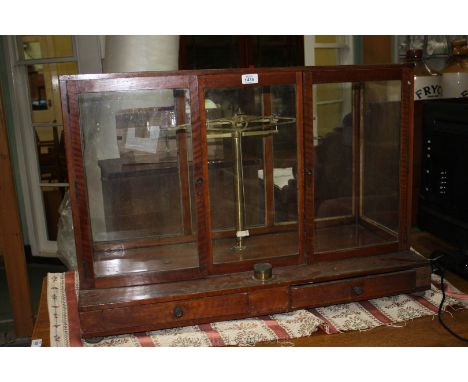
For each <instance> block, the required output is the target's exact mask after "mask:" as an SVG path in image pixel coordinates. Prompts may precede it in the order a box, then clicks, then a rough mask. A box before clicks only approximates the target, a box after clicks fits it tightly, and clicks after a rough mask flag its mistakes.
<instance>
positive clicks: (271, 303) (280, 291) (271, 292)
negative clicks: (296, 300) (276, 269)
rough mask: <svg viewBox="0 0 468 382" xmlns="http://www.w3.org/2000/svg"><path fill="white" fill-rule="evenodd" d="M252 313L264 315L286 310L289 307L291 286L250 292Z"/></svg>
mask: <svg viewBox="0 0 468 382" xmlns="http://www.w3.org/2000/svg"><path fill="white" fill-rule="evenodd" d="M249 302H250V314H252V315H263V314H272V313H280V312H286V311H287V310H288V308H289V288H288V287H276V288H269V289H260V290H256V291H253V292H251V293H250V294H249Z"/></svg>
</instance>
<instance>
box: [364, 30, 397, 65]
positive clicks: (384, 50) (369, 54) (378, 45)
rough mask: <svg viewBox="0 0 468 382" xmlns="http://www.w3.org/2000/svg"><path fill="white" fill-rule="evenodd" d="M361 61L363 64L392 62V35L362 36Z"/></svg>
mask: <svg viewBox="0 0 468 382" xmlns="http://www.w3.org/2000/svg"><path fill="white" fill-rule="evenodd" d="M361 38H362V63H363V64H365V65H376V64H380V65H381V64H391V63H392V62H393V56H392V51H393V36H362V37H361Z"/></svg>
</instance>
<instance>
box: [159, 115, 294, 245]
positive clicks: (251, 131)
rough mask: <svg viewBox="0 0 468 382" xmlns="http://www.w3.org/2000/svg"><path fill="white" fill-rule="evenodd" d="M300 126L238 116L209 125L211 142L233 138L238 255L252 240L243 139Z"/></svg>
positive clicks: (187, 126) (182, 127)
mask: <svg viewBox="0 0 468 382" xmlns="http://www.w3.org/2000/svg"><path fill="white" fill-rule="evenodd" d="M294 122H296V118H293V117H279V116H276V115H271V116H254V115H245V114H235V115H234V116H232V117H230V118H219V119H212V120H209V121H207V122H206V124H207V135H206V137H207V139H219V138H231V139H232V142H233V146H234V163H233V172H234V195H235V213H236V215H235V218H236V243H235V244H234V246H233V247H232V250H234V251H242V250H244V249H245V248H247V247H246V245H245V244H244V238H245V237H248V236H249V231H248V230H246V229H245V199H244V174H243V165H242V163H243V161H242V137H252V136H262V137H265V136H268V135H272V134H277V133H278V126H280V125H288V124H291V123H294ZM188 129H190V124H182V125H177V126H175V127H172V128H168V129H167V130H185V131H186V130H188Z"/></svg>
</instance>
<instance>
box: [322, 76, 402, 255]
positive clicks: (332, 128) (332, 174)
mask: <svg viewBox="0 0 468 382" xmlns="http://www.w3.org/2000/svg"><path fill="white" fill-rule="evenodd" d="M314 92H315V94H316V95H317V97H316V98H317V99H318V100H317V105H316V116H315V125H314V139H315V141H316V142H318V143H317V144H316V146H315V185H314V198H315V231H314V250H315V252H318V253H320V252H328V251H335V250H343V249H353V248H359V247H365V246H370V245H375V244H384V243H391V242H396V241H397V240H398V235H397V231H398V221H399V155H400V151H399V148H400V135H399V134H400V133H399V132H400V124H401V120H400V108H401V102H400V97H401V95H400V92H401V88H400V82H399V81H387V82H368V83H354V84H351V83H342V84H319V85H314ZM340 92H341V95H342V96H341V99H338V98H336V96H337V95H338V94H339V93H340ZM324 98H325V99H327V98H328V101H321V100H322V99H324ZM334 98H335V99H334ZM333 99H334V100H333ZM353 121H354V122H353ZM358 121H360V122H358ZM353 123H354V125H353Z"/></svg>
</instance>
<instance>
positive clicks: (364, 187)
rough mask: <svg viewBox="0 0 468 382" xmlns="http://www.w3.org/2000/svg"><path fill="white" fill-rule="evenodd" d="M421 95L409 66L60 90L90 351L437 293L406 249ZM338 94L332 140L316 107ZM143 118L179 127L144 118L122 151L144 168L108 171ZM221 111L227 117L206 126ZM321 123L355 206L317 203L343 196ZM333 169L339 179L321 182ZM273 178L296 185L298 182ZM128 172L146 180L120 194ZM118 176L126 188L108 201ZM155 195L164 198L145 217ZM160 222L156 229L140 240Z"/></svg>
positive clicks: (231, 73) (68, 79)
mask: <svg viewBox="0 0 468 382" xmlns="http://www.w3.org/2000/svg"><path fill="white" fill-rule="evenodd" d="M412 82H413V70H412V68H411V67H409V66H405V65H386V66H340V67H295V68H279V69H268V68H262V69H243V70H241V69H233V70H215V71H209V70H206V71H183V72H167V73H161V72H158V73H150V72H145V73H129V74H103V75H79V76H64V77H61V90H62V102H63V110H64V123H65V142H66V148H67V157H68V170H69V171H68V174H69V179H70V184H71V185H72V186H71V187H70V196H71V204H72V209H73V222H74V232H75V242H76V250H77V256H78V268H79V276H80V288H81V289H80V295H79V314H80V320H81V329H82V335H83V337H85V338H87V337H93V336H101V335H109V334H118V333H126V332H139V331H145V330H153V329H162V328H169V327H176V326H185V325H191V324H198V323H206V322H212V321H219V320H226V319H236V318H242V317H248V316H255V315H263V314H272V313H279V312H287V311H290V310H294V309H298V308H302V307H314V306H323V305H330V304H336V303H341V302H349V301H358V300H366V299H369V298H374V297H380V296H385V295H392V294H399V293H406V292H413V291H421V290H425V289H427V288H429V285H430V277H429V276H430V267H429V264H428V261H427V260H426V259H425V258H423V257H421V256H418V255H416V254H414V253H413V252H411V251H410V250H409V246H410V243H409V238H408V234H409V229H410V226H411V216H410V205H411V180H412V156H411V147H412V138H413V136H412V122H413V103H412V95H413V89H412ZM330 84H332V85H337V86H341V87H343V88H344V89H347V91H348V92H347V94H348V96H349V99H346V102H344V103H345V104H346V105H347V106H346V107H344V108H343V110H342V111H341V114H340V116H339V117H340V119H341V118H344V117H345V116H347V115H349V114H350V116H351V118H350V119H349V121H350V123H349V124H348V125H347V126H343V127H336V128H335V126H332V127H331V128H327V129H323V128H322V123H325V122H322V121H318V122H314V121H315V115H314V104H313V95H314V91H315V89H316V87H318V86H324V87H325V88H326V87H327V86H328V85H330ZM156 100H157V101H156ZM156 102H160V103H165V104H155V103H156ZM142 104H144V107H160V106H161V107H167V106H170V107H172V108H173V112H174V116H175V120H174V124H173V125H171V126H170V127H169V126H163V125H161V124H160V123H155V122H153V120H150V119H148V120H142V121H139V120H138V118H137V116H135V118H134V119H135V120H138V121H139V122H138V126H136V125H135V126H133V125H132V127H130V128H129V129H128V132H127V135H126V138H125V139H126V141H125V142H127V143H126V146H125V150H127V149H130V148H132V149H134V150H137V151H138V150H140V152H144V153H145V155H146V157H147V160H148V163H141V162H139V163H134V164H131V163H130V164H126V165H125V166H126V167H125V168H124V171H123V172H122V169H123V167H119V166H120V165H118V166H117V167H118V168H119V169H118V171H116V172H112V171H108V170H109V169H106V170H104V168H105V167H106V166H103V164H104V160H106V161H108V160H113V159H119V157H118V156H119V155H120V154H119V151H118V139H119V138H118V136H117V137H116V134H115V128H116V127H115V126H116V124H115V120H116V115H117V114H118V113H119V112H120V111H121V110H123V109H125V110H130V109H132V108H134V109H135V110H142V107H143V105H142ZM168 104H169V105H168ZM213 105H215V106H214V107H215V108H218V109H219V110H220V111H221V112H222V116H221V117H220V118H219V116H216V117H212V116H211V114H210V113H208V109H209V108H211V107H213ZM129 108H130V109H129ZM156 119H157V118H156ZM140 122H142V124H141V126H140V125H139V123H140ZM315 123H318V124H319V126H318V129H319V130H320V131H325V132H330V131H332V132H333V133H334V134H340V135H341V140H340V142H341V143H340V145H341V146H340V147H342V148H343V151H344V150H345V148H348V150H347V152H349V154H350V156H351V161H352V166H348V167H347V170H346V171H348V172H349V173H350V174H349V175H350V176H349V177H348V183H349V186H350V187H349V193H348V194H345V195H342V194H340V195H335V194H332V193H331V192H329V193H328V196H329V197H328V198H327V193H324V194H320V198H317V195H318V194H319V193H318V190H319V189H320V188H321V187H325V186H327V187H332V188H333V185H334V186H335V188H336V187H341V183H339V185H338V183H336V182H337V179H338V178H339V179H338V180H341V178H342V176H341V171H342V169H340V168H335V162H331V161H327V160H326V159H325V158H324V157H323V156H322V154H321V153H322V152H327V150H321V148H323V145H326V144H327V142H329V140H327V139H326V137H324V139H322V140H319V139H318V137H317V132H316V131H315V128H316V126H315V125H314V124H315ZM137 128H138V129H139V130H138V132H137V130H136V129H137ZM327 134H328V133H327ZM137 135H138V136H137ZM122 137H123V135H122ZM122 139H123V138H122ZM161 139H162V140H165V142H166V146H165V147H166V148H167V158H166V159H164V158H165V156H164V155H163V154H164V150H162V151H163V152H162V153H161V152H160V151H158V150H159V149H158V147H160V143H161V142H160V140H161ZM174 142H177V148H178V149H177V161H174V160H173V158H172V157H171V153H172V152H175V151H174V150H171V149H170V148H171V147H173V143H174ZM213 142H215V143H216V142H217V143H218V145H213V144H211V146H210V143H213ZM314 142H317V144H316V145H314ZM335 143H336V142H335ZM210 147H211V149H210ZM243 147H244V148H243ZM213 148H215V149H216V150H215V151H216V152H213V151H212V150H213ZM155 149H157V150H155ZM126 154H128V153H126ZM151 155H153V156H151ZM134 157H135V158H137V157H138V155H135V156H134ZM139 157H140V158H141V156H139ZM120 159H122V158H121V157H120ZM118 162H119V161H118V160H117V161H116V163H118ZM106 163H110V162H106ZM132 166H133V170H132ZM145 166H146V168H147V170H148V171H147V172H146V174H147V175H148V178H147V179H145V177H140V175H142V174H143V173H142V172H141V171H142V170H143V167H145ZM327 166H330V167H332V168H331V171H329V172H328V174H329V175H330V174H331V176H325V177H323V176H321V175H320V174H323V173H324V172H322V171H323V169H324V168H327ZM338 166H339V164H338ZM169 168H170V171H171V174H172V175H173V177H174V179H177V178H178V180H179V181H178V182H177V181H174V180H170V177H168V172H167V171H168V169H169ZM103 170H104V171H103ZM275 170H277V171H276V173H278V170H281V171H287V172H289V174H290V175H286V179H287V181H286V182H284V183H280V182H279V181H278V177H277V176H276V177H275ZM132 171H133V175H135V174H137V173H138V174H139V178H138V181H137V180H136V179H135V180H133V181H127V180H125V181H123V180H124V179H123V178H121V176H125V178H126V179H129V178H128V177H129V175H131V174H132ZM111 173H112V174H120V175H119V180H118V182H115V183H113V184H112V185H110V186H109V184H107V183H108V176H109V175H110V174H111ZM172 175H171V176H172ZM145 182H153V186H156V188H157V189H158V192H152V196H153V198H152V199H148V198H146V199H144V200H146V201H143V202H142V196H144V195H147V194H148V190H150V188H146V186H145V184H144V183H145ZM334 182H335V183H334ZM227 184H232V187H231V186H226V185H227ZM278 184H282V185H281V186H278ZM213 185H215V186H216V187H213ZM218 185H220V186H219V187H218ZM117 187H118V188H121V189H119V190H118V189H117ZM276 187H280V188H281V189H282V190H284V191H285V194H286V195H287V197H284V198H280V197H279V196H278V195H281V193H278V192H277V189H276ZM285 187H288V188H287V189H286V188H285ZM232 188H233V189H232ZM229 189H231V190H229ZM121 191H122V192H121ZM278 198H280V199H281V203H278ZM342 204H345V205H346V208H342ZM128 205H138V206H139V208H138V211H137V210H136V209H132V208H129V209H128V214H129V215H130V217H129V219H128V220H127V222H126V223H125V226H119V225H118V224H117V223H116V221H115V219H113V218H112V217H113V216H114V217H115V216H116V215H118V214H119V213H120V212H122V209H124V208H127V206H128ZM292 207H293V208H292ZM348 207H349V208H348ZM318 210H320V214H319V213H318V212H317V211H318ZM336 211H339V213H337V212H336ZM343 211H347V212H345V213H343ZM135 212H138V215H139V216H135V215H132V214H134V213H135ZM220 213H221V214H224V216H222V217H220V216H217V214H220ZM152 214H153V215H154V214H155V215H157V219H154V218H153V217H154V216H153V217H151V218H150V219H149V220H147V221H149V222H150V223H148V224H147V225H145V226H143V227H142V226H139V224H140V223H141V222H142V221H143V220H144V219H142V220H141V221H140V220H139V219H140V217H144V216H145V215H152ZM109 218H110V219H109ZM118 220H120V219H118ZM132 221H134V222H135V223H134V224H133V225H132ZM265 263H268V265H269V266H271V267H272V268H273V272H272V273H273V277H272V278H268V277H267V278H266V279H262V278H255V277H254V272H253V269H256V270H257V271H258V270H259V269H262V268H263V269H267V268H268V266H265ZM257 274H258V272H257ZM265 274H268V273H267V272H265Z"/></svg>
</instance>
